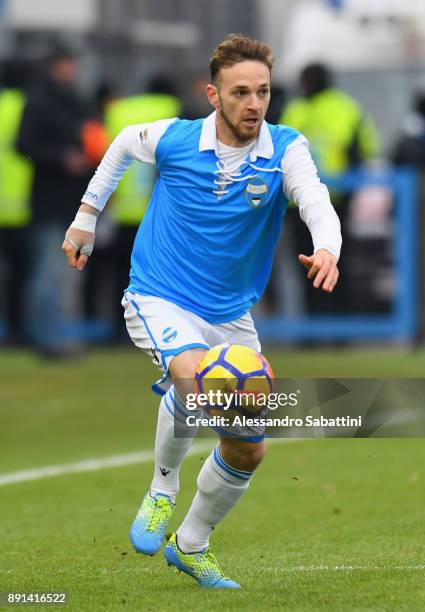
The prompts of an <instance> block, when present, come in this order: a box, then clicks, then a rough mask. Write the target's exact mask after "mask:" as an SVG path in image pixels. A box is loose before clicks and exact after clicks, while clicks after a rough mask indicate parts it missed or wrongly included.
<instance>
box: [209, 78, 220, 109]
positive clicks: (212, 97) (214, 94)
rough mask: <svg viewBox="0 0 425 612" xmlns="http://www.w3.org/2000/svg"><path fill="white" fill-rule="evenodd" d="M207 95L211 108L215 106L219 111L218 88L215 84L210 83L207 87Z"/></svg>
mask: <svg viewBox="0 0 425 612" xmlns="http://www.w3.org/2000/svg"><path fill="white" fill-rule="evenodd" d="M206 93H207V98H208V100H209V103H210V104H211V106H214V108H215V109H216V110H217V109H218V107H219V100H218V89H217V86H216V85H214V84H213V83H208V85H207V87H206Z"/></svg>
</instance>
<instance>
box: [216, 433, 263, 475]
mask: <svg viewBox="0 0 425 612" xmlns="http://www.w3.org/2000/svg"><path fill="white" fill-rule="evenodd" d="M220 451H221V455H222V457H223V459H224V460H225V461H226V462H227V463H229V464H230V465H231V466H232V467H234V468H236V469H239V470H247V471H254V470H255V469H256V468H257V467H258V466H259V465H260V463H261V461H262V460H263V458H264V456H265V454H266V445H265V444H264V442H258V443H257V442H245V441H242V440H234V439H231V438H223V439H221V441H220Z"/></svg>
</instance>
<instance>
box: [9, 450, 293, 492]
mask: <svg viewBox="0 0 425 612" xmlns="http://www.w3.org/2000/svg"><path fill="white" fill-rule="evenodd" d="M296 440H297V439H296V438H271V439H269V440H268V441H267V444H273V443H276V442H295V441H296ZM213 445H214V443H213V442H211V440H205V441H198V442H194V443H193V444H192V448H191V449H190V452H189V455H196V454H198V453H203V452H205V451H209V450H211V448H212V446H213ZM154 456H155V455H154V451H153V450H146V451H139V452H135V453H127V454H125V455H110V456H109V457H98V458H95V459H84V460H83V461H76V462H74V463H62V464H59V465H46V466H44V467H40V468H35V469H32V470H23V471H21V472H11V473H9V474H0V486H4V485H8V484H15V483H17V482H29V481H30V480H41V479H42V478H51V477H52V476H63V475H64V474H78V473H80V472H97V471H98V470H105V469H108V468H114V467H121V466H126V465H136V464H138V463H149V462H150V461H153V460H154Z"/></svg>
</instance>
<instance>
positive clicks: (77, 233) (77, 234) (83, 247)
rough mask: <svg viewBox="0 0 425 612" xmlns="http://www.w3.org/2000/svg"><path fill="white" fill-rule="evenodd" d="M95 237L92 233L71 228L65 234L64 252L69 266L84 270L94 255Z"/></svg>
mask: <svg viewBox="0 0 425 612" xmlns="http://www.w3.org/2000/svg"><path fill="white" fill-rule="evenodd" d="M94 239H95V235H94V234H92V233H91V232H85V231H84V230H80V229H76V228H75V227H70V228H69V229H68V231H67V232H66V234H65V240H64V241H63V244H62V251H64V252H65V255H66V259H67V261H68V265H69V266H70V267H71V268H76V269H77V270H80V271H81V270H84V268H85V265H86V263H87V260H88V258H89V256H90V255H91V254H92V251H93V246H94Z"/></svg>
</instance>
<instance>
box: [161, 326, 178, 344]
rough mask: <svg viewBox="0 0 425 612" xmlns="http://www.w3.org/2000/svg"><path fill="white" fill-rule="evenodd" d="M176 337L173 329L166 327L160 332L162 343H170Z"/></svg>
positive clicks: (175, 331)
mask: <svg viewBox="0 0 425 612" xmlns="http://www.w3.org/2000/svg"><path fill="white" fill-rule="evenodd" d="M176 336H177V330H176V329H174V327H166V328H165V329H164V330H163V331H162V340H163V342H166V343H167V344H168V343H169V342H172V341H173V340H174V338H175V337H176Z"/></svg>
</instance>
